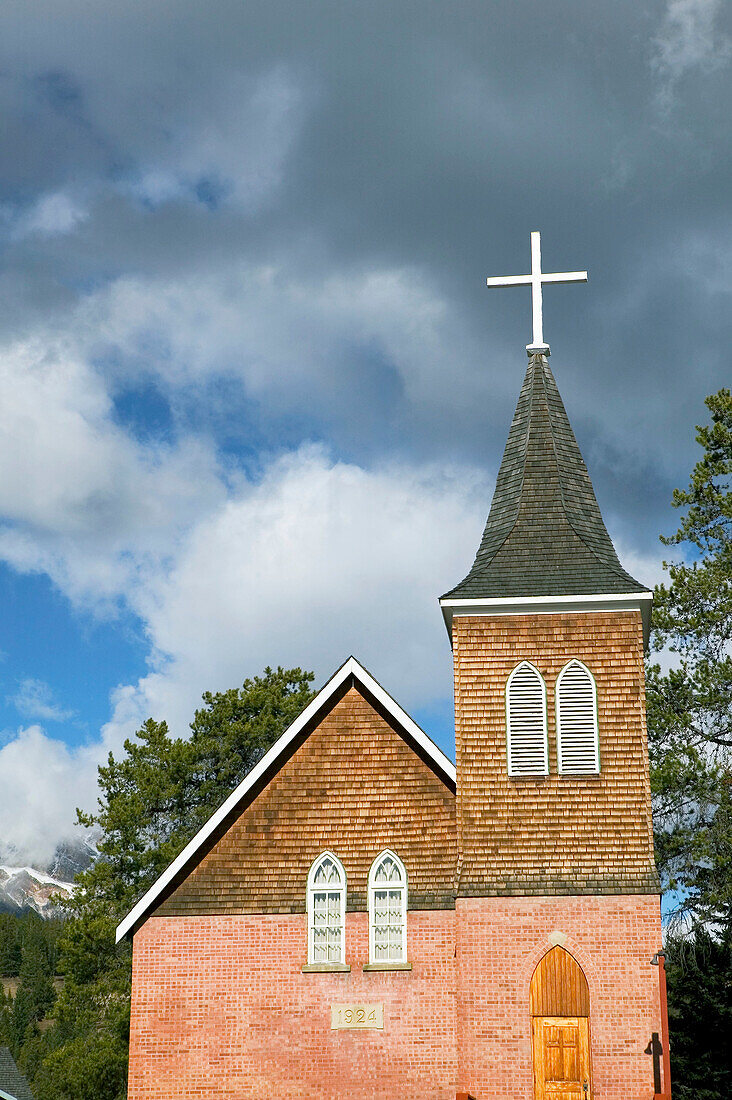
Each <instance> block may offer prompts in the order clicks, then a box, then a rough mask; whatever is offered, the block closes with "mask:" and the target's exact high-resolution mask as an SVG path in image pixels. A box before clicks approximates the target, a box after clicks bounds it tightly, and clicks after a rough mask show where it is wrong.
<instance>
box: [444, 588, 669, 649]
mask: <svg viewBox="0 0 732 1100" xmlns="http://www.w3.org/2000/svg"><path fill="white" fill-rule="evenodd" d="M652 601H653V593H652V592H608V593H598V594H597V595H594V594H592V595H589V596H588V595H567V596H497V597H495V598H494V599H485V598H483V599H480V598H479V599H450V598H445V597H443V598H442V599H441V600H440V607H441V608H442V614H443V616H444V619H445V626H446V628H447V633H448V634H449V635H450V637H451V638H452V620H453V618H454V617H455V616H460V615H526V614H531V615H560V614H562V613H566V612H572V613H574V614H589V613H590V612H592V611H640V613H641V618H642V620H643V640H644V642H645V644H646V645H648V638H649V636H650V630H651V605H652Z"/></svg>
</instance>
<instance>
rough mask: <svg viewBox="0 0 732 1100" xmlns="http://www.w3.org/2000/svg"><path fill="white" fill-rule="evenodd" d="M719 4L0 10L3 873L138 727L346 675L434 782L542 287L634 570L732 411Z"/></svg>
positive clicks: (268, 0)
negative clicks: (458, 605) (455, 655)
mask: <svg viewBox="0 0 732 1100" xmlns="http://www.w3.org/2000/svg"><path fill="white" fill-rule="evenodd" d="M731 66H732V9H731V8H730V6H729V5H725V4H724V3H723V0H654V2H650V0H641V2H640V3H639V2H638V0H633V2H632V3H631V2H628V0H616V2H615V3H613V4H605V3H602V4H601V3H599V0H590V2H588V0H557V2H556V3H552V4H546V3H542V2H539V0H510V2H508V0H504V2H503V3H497V2H495V0H494V2H493V3H486V0H479V2H472V0H453V2H450V3H445V2H444V0H439V2H431V0H419V2H418V3H417V2H412V0H389V2H388V3H387V2H385V0H370V2H369V3H368V4H356V3H348V2H344V0H337V2H319V0H310V2H308V3H307V4H302V3H296V2H295V0H287V2H285V0H262V2H260V0H247V3H246V4H242V3H241V0H208V3H207V4H205V5H203V4H201V3H198V2H197V3H193V2H187V0H185V2H184V0H148V2H146V3H144V4H143V3H140V2H139V0H134V2H133V0H115V3H114V4H111V5H110V4H89V3H88V2H85V0H37V2H36V3H34V4H28V3H27V0H5V2H4V3H3V5H2V8H0V120H1V121H0V608H1V609H2V614H0V657H1V660H0V855H2V852H3V851H4V852H5V853H6V855H7V853H11V854H12V855H13V857H14V858H15V859H23V860H25V859H28V860H34V861H36V862H42V861H43V860H45V859H47V858H48V857H49V855H50V853H51V851H52V850H53V847H54V845H55V844H56V842H57V841H58V840H59V839H61V838H63V837H66V836H69V835H73V832H74V826H73V822H74V819H75V814H74V809H75V807H76V806H82V807H83V808H85V809H90V808H92V807H93V806H94V802H95V798H96V769H97V766H98V764H99V763H100V762H101V761H103V760H104V759H105V758H106V755H107V753H108V752H109V751H113V752H115V753H119V752H120V750H121V746H122V744H123V741H124V738H125V737H126V736H130V735H131V734H133V733H134V731H135V729H137V728H138V727H139V725H140V724H141V722H142V721H144V720H145V719H146V718H147V717H148V716H153V717H155V718H156V719H166V720H167V721H168V722H169V724H170V726H171V729H172V731H173V732H174V733H175V734H179V735H183V734H185V733H186V731H187V727H188V723H189V722H190V720H191V718H192V716H193V713H194V711H195V709H196V706H197V705H198V703H199V701H200V697H201V693H202V692H203V691H206V690H212V691H216V690H225V689H227V688H229V687H233V686H236V685H239V684H241V683H242V681H243V680H244V679H245V678H246V677H249V676H252V675H255V674H257V673H258V672H261V670H262V669H263V668H264V667H265V666H266V665H273V666H276V665H283V666H296V665H299V666H301V667H303V668H308V669H312V670H313V671H314V672H315V677H316V684H321V683H323V682H324V681H325V680H326V679H327V678H328V677H329V676H330V674H331V673H332V672H333V671H334V670H335V668H337V667H338V666H339V665H340V664H341V663H342V662H343V660H344V659H345V658H346V657H347V656H348V655H349V654H351V653H353V654H354V655H355V656H357V657H358V658H359V660H361V661H362V663H363V664H365V665H366V667H367V668H368V669H369V670H370V671H371V673H372V674H373V675H374V676H376V678H377V679H378V680H379V681H380V682H381V683H382V684H383V685H384V687H385V688H386V689H387V690H388V691H390V692H391V693H392V694H393V695H394V696H395V698H396V699H397V700H398V701H399V702H400V703H401V704H402V705H403V706H404V707H405V708H406V709H407V710H409V711H410V713H412V714H413V715H414V717H415V718H416V719H417V721H419V722H420V723H421V724H422V725H423V726H424V728H425V729H426V730H427V732H428V733H430V734H432V735H433V736H434V737H435V739H436V740H437V741H438V743H439V744H440V745H441V746H442V747H443V748H445V749H446V750H447V751H448V752H452V683H451V657H450V647H449V641H448V638H447V634H446V632H445V628H444V625H443V622H442V618H441V615H440V611H439V607H438V604H437V599H438V597H439V595H440V594H441V593H442V592H444V591H445V590H446V589H448V588H449V587H451V586H453V585H454V584H455V583H456V582H457V581H458V580H460V579H461V578H462V577H463V576H464V575H465V573H466V572H467V570H468V568H469V567H470V565H471V563H472V560H473V555H474V553H475V550H476V549H477V546H478V542H479V540H480V535H481V532H482V528H483V525H484V522H485V517H486V515H487V512H488V508H489V505H490V498H491V493H492V489H493V486H494V483H495V475H496V472H497V469H498V465H499V463H500V458H501V454H502V451H503V447H504V444H505V441H506V436H507V432H508V427H509V424H510V421H511V416H512V414H513V409H514V407H515V403H516V398H517V396H518V391H519V388H520V385H521V381H522V377H523V373H524V370H525V364H526V352H525V350H524V349H525V345H526V344H527V343H528V342H529V341H530V339H531V308H530V295H529V291H528V290H527V289H525V288H512V289H510V290H509V289H505V290H503V289H500V290H499V289H493V288H491V289H488V288H487V287H486V285H485V279H486V276H489V275H490V276H493V275H504V274H505V275H515V274H522V273H524V272H526V271H527V270H528V268H529V234H530V232H531V231H532V230H535V229H538V230H540V231H541V233H542V253H543V262H544V269H545V270H546V271H564V270H577V269H587V270H588V272H589V282H588V283H587V285H570V286H549V287H546V288H545V290H544V333H545V337H546V339H547V340H548V341H549V343H550V344H551V348H552V356H551V365H552V368H553V370H554V373H555V377H556V379H557V383H558V385H559V388H560V391H561V393H562V395H563V398H564V401H565V405H566V407H567V410H568V413H569V416H570V420H571V422H572V424H573V427H574V430H575V433H576V435H577V437H578V441H579V443H580V447H581V448H582V451H583V454H584V456H585V459H586V461H587V463H588V466H589V469H590V473H591V476H592V478H593V482H594V485H595V489H596V493H597V496H598V499H599V502H600V506H601V508H602V511H603V514H604V517H605V520H606V523H607V525H608V528H609V530H610V532H611V535H612V536H613V539H614V541H615V543H616V547H617V549H618V551H619V554H620V557H621V560H622V561H623V563H624V564H625V565H626V567H627V568H628V569H629V570H630V571H631V572H632V573H634V575H636V576H637V577H638V578H639V579H640V580H642V581H644V582H646V583H648V584H653V583H654V582H656V581H658V580H659V579H660V578H661V577H662V568H661V560H662V558H663V548H662V547H661V545H660V543H659V535H660V534H661V533H667V534H668V533H670V532H671V531H673V530H674V529H675V527H676V524H677V518H678V517H677V516H676V515H675V514H674V511H673V509H672V508H671V507H670V497H671V492H672V490H673V488H674V487H675V486H681V485H684V484H686V482H687V480H688V475H689V471H690V469H691V466H692V464H693V462H694V461H695V460H696V457H697V446H696V444H695V442H694V425H695V424H698V423H702V422H704V420H705V415H706V410H705V407H704V398H705V396H706V395H707V394H709V393H712V392H715V391H716V390H718V389H719V388H720V387H721V386H723V385H725V384H729V382H730V372H729V368H728V357H729V348H730V345H731V344H732V332H731V331H730V328H731V325H730V317H731V316H732V310H731V309H730V304H731V302H730V297H731V295H732V261H731V260H730V257H731V256H732V224H731V223H730V219H729V194H730V184H731V179H730V147H731V140H730V125H729V104H730V102H732V88H731V86H730V85H731V80H730V76H731V72H730V69H731Z"/></svg>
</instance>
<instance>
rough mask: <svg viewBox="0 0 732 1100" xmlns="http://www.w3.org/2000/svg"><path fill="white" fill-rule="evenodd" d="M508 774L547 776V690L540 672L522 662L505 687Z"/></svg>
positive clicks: (526, 662)
mask: <svg viewBox="0 0 732 1100" xmlns="http://www.w3.org/2000/svg"><path fill="white" fill-rule="evenodd" d="M506 725H507V733H508V774H509V775H547V774H548V772H549V755H548V751H547V739H546V688H545V686H544V681H543V679H542V677H541V673H540V672H539V671H538V669H535V668H534V666H533V665H530V664H529V663H528V661H524V662H522V664H520V665H518V667H517V668H515V669H514V670H513V672H512V673H511V675H510V676H509V678H508V684H507V686H506Z"/></svg>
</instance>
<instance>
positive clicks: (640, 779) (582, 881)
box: [453, 612, 658, 896]
mask: <svg viewBox="0 0 732 1100" xmlns="http://www.w3.org/2000/svg"><path fill="white" fill-rule="evenodd" d="M453 650H454V660H455V721H456V734H455V736H456V752H457V769H458V829H459V837H458V844H459V848H460V853H461V855H462V873H461V880H460V894H461V895H462V896H471V895H472V896H477V895H491V894H500V893H507V894H552V893H556V894H566V893H614V892H622V891H626V890H627V891H644V890H647V891H656V890H657V889H658V882H657V876H656V871H655V867H654V863H653V843H652V834H651V806H650V787H649V779H648V756H647V748H646V726H645V696H644V677H643V641H642V626H641V618H640V613H636V612H614V613H589V614H569V613H565V614H556V615H554V614H550V615H506V616H492V617H478V616H465V617H457V616H456V617H455V619H454V620H453ZM572 657H578V658H579V659H580V660H582V661H584V663H585V664H586V665H587V666H588V668H589V669H590V671H591V672H592V673H593V675H594V676H595V679H596V682H597V698H598V718H599V728H600V768H601V774H600V775H599V776H592V777H574V776H559V775H557V762H556V737H555V711H554V706H555V698H554V691H555V685H556V680H557V676H558V675H559V672H560V671H561V669H562V668H563V666H564V665H565V664H566V662H567V661H568V660H570V659H571V658H572ZM524 659H526V660H529V661H531V662H532V664H534V665H536V667H537V668H538V669H539V671H540V672H541V674H542V675H543V676H544V679H545V681H546V686H547V710H548V720H549V721H548V724H549V762H550V775H549V777H548V778H546V779H509V778H508V774H507V768H506V709H505V685H506V681H507V679H508V676H509V674H510V673H511V671H512V670H513V669H514V668H515V667H516V665H517V664H518V663H519V662H520V661H522V660H524Z"/></svg>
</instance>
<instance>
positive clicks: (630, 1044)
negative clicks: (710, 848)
mask: <svg viewBox="0 0 732 1100" xmlns="http://www.w3.org/2000/svg"><path fill="white" fill-rule="evenodd" d="M456 922H457V928H456V935H457V948H458V950H457V958H458V1001H457V1007H458V1024H457V1035H458V1049H459V1059H458V1086H459V1087H460V1088H464V1089H467V1090H468V1091H469V1092H470V1093H472V1095H473V1096H475V1097H476V1098H477V1100H508V1098H509V1097H510V1098H511V1100H514V1098H515V1100H529V1098H531V1097H533V1071H532V1061H531V1020H530V1016H529V987H530V984H531V975H532V974H533V972H534V968H535V966H536V964H537V963H538V961H539V959H540V958H541V957H542V955H543V954H544V953H545V951H547V950H549V949H550V947H551V946H552V943H551V942H550V941H549V939H548V937H549V936H550V935H551V933H552V932H560V933H562V934H563V935H564V936H566V940H564V941H563V944H562V945H563V946H564V948H565V950H567V951H570V952H571V953H572V954H573V955H574V957H575V958H576V959H577V961H578V962H579V963H580V965H581V966H582V968H583V970H584V972H585V976H586V978H587V982H588V985H589V990H590V1045H591V1056H592V1072H593V1086H594V1091H593V1093H592V1096H593V1100H652V1097H653V1064H652V1058H651V1056H650V1055H648V1054H645V1053H644V1051H645V1048H646V1046H647V1045H648V1043H649V1041H650V1039H651V1034H652V1033H653V1032H654V1031H657V1032H659V1033H660V1030H661V1022H660V1007H659V994H658V967H655V966H651V965H650V960H651V958H652V956H653V955H654V954H655V952H656V951H658V949H659V947H660V944H661V917H660V905H659V900H658V898H657V897H654V896H653V895H643V894H641V895H629V894H626V895H618V896H614V897H610V896H606V897H556V898H540V897H523V898H459V899H458V902H457V908H456Z"/></svg>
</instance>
